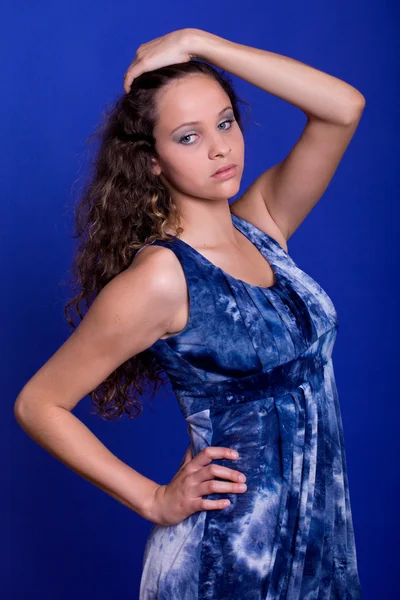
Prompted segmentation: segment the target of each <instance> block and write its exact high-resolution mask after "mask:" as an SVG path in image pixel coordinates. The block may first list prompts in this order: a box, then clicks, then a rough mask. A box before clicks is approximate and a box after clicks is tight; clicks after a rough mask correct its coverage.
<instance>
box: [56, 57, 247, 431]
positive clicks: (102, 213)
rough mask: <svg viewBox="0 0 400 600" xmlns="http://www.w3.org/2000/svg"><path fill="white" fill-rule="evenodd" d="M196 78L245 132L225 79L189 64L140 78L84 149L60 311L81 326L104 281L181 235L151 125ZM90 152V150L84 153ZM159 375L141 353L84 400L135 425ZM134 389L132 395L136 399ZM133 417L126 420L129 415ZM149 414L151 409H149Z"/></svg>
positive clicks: (107, 416)
mask: <svg viewBox="0 0 400 600" xmlns="http://www.w3.org/2000/svg"><path fill="white" fill-rule="evenodd" d="M192 73H198V74H204V75H208V76H209V77H213V78H214V79H216V80H217V81H218V82H219V83H220V85H221V86H222V88H223V89H224V90H225V92H226V94H227V95H228V96H229V99H230V101H231V103H232V108H233V112H234V115H235V119H236V121H237V123H238V125H239V127H240V128H241V130H242V131H243V123H242V119H241V115H240V112H239V106H238V105H239V102H242V103H244V104H246V105H247V106H248V107H249V106H250V105H249V104H248V103H247V102H245V101H243V100H240V99H239V98H238V96H237V94H236V92H235V90H234V88H233V86H232V83H231V79H230V77H229V76H227V74H226V73H225V72H224V71H218V70H217V69H216V68H214V67H213V66H211V65H209V64H208V63H205V62H202V61H198V60H190V61H188V62H185V63H179V64H173V65H168V66H165V67H162V68H159V69H156V70H154V71H150V72H145V73H142V74H141V75H140V76H139V77H137V78H136V79H135V80H134V82H133V83H132V86H131V89H130V91H129V93H127V94H125V93H124V95H123V96H122V97H120V98H118V99H117V101H116V102H113V103H112V105H111V107H110V108H106V110H105V111H104V112H103V115H102V118H101V119H100V125H99V126H98V127H97V128H96V129H95V131H94V132H93V133H92V134H91V135H90V136H89V138H88V139H87V140H86V142H91V141H92V142H93V141H100V144H99V147H98V148H97V150H96V152H95V156H94V159H93V161H92V163H91V165H89V169H88V174H89V178H88V181H87V183H86V184H84V185H83V191H82V194H81V198H80V200H79V202H78V205H77V206H76V207H74V208H75V215H74V216H75V232H74V234H73V235H72V237H73V238H78V237H79V238H80V242H79V246H78V249H77V251H76V254H75V256H74V259H73V264H72V273H73V276H74V277H75V280H73V281H67V282H66V283H68V284H72V286H73V288H74V294H75V295H74V296H73V297H72V298H71V299H70V300H68V302H67V304H66V305H65V307H64V316H65V318H66V319H67V321H68V323H69V325H70V326H71V327H72V328H76V325H75V324H74V322H73V320H72V319H71V318H70V316H69V314H68V313H69V310H70V309H71V308H72V307H73V309H74V313H75V314H77V315H78V316H79V318H80V319H81V320H82V319H83V315H82V312H81V308H80V303H81V302H85V305H86V308H87V309H88V308H89V306H90V304H91V303H92V302H93V300H94V299H95V296H96V295H97V294H99V292H100V291H101V289H102V288H104V286H106V285H107V283H109V281H110V280H111V279H112V278H113V277H115V276H116V275H118V274H119V273H121V272H122V271H124V270H125V269H126V268H127V267H128V266H129V265H130V263H131V262H132V260H133V258H134V256H135V254H136V253H137V251H138V250H139V249H140V248H141V247H142V246H143V245H144V244H146V243H149V242H152V241H153V240H156V239H159V240H164V239H168V237H167V234H166V233H165V229H166V228H168V227H170V226H171V225H172V227H173V228H175V230H176V233H177V235H179V234H180V233H182V231H183V230H182V228H181V227H180V221H179V214H178V211H177V206H176V204H175V202H174V201H173V199H172V198H171V195H170V193H169V190H168V189H167V188H166V187H165V186H164V184H163V183H162V181H161V179H160V178H159V177H157V176H156V175H154V174H153V172H152V170H151V158H152V157H157V153H156V150H155V139H154V137H153V128H154V125H155V123H156V118H157V112H156V107H157V104H156V100H157V98H156V95H157V93H158V92H159V90H160V89H161V88H162V87H163V86H165V85H167V84H168V83H169V82H171V81H172V80H176V79H178V78H183V77H185V76H186V75H188V74H192ZM89 147H91V146H89ZM163 374H164V375H165V373H163V370H162V368H161V367H160V365H159V364H158V363H157V361H156V360H155V359H154V357H153V356H151V354H150V353H149V352H147V351H146V350H145V351H143V352H140V353H139V354H137V355H135V356H133V357H132V358H130V359H129V360H128V361H126V362H125V363H123V364H121V365H120V366H119V367H118V368H117V369H116V370H115V371H114V372H113V373H111V374H110V375H109V376H108V377H107V379H106V380H105V381H103V382H102V384H101V385H99V386H98V387H97V388H96V389H94V390H93V391H92V392H90V393H89V396H90V398H91V400H92V406H93V405H94V406H95V407H96V408H97V410H96V411H95V413H92V414H97V415H99V416H100V417H101V418H104V419H106V420H113V419H114V418H115V417H116V418H117V419H118V418H119V417H120V416H121V414H122V413H126V414H127V415H128V417H129V418H135V417H137V416H139V415H140V414H141V412H142V409H143V407H142V404H141V402H140V400H139V397H140V396H141V395H142V394H143V391H144V387H143V386H144V385H145V384H147V383H149V382H153V392H152V397H151V400H152V399H153V397H154V394H155V393H156V391H157V390H158V388H159V387H160V385H161V384H162V385H163V386H164V388H165V383H166V382H167V379H165V378H164V377H162V375H163ZM133 388H135V390H136V392H137V393H138V395H136V394H135V390H134V389H133ZM131 409H133V411H134V414H133V415H132V414H131V412H130V410H131ZM150 410H151V405H150Z"/></svg>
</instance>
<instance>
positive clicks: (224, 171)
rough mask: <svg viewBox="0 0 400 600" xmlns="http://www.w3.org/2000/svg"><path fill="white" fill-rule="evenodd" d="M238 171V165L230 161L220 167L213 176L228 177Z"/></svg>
mask: <svg viewBox="0 0 400 600" xmlns="http://www.w3.org/2000/svg"><path fill="white" fill-rule="evenodd" d="M235 173H236V165H235V164H234V163H229V164H228V165H224V166H223V167H220V168H219V169H218V170H217V171H215V173H213V175H211V177H215V178H217V179H225V178H228V177H232V176H233V175H234V174H235Z"/></svg>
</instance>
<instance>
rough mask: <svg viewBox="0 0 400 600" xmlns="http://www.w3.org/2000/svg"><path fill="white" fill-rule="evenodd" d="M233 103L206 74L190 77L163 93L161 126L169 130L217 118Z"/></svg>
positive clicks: (161, 95) (159, 103) (164, 89)
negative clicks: (189, 123) (220, 112)
mask: <svg viewBox="0 0 400 600" xmlns="http://www.w3.org/2000/svg"><path fill="white" fill-rule="evenodd" d="M230 104H231V102H230V99H229V96H228V95H227V93H226V92H225V90H224V89H223V88H222V87H221V85H220V84H219V83H218V81H216V80H215V79H212V78H211V77H208V76H206V75H189V76H186V77H184V78H182V79H178V80H175V81H173V82H171V83H169V84H168V85H167V86H165V87H164V88H162V90H160V94H159V97H158V125H159V127H160V129H164V128H166V129H168V130H169V131H170V130H171V129H173V128H174V127H177V126H178V125H180V124H181V123H183V122H184V121H201V120H203V119H204V120H206V119H208V118H212V117H215V115H216V114H218V112H219V111H220V110H221V109H222V108H224V107H225V106H229V105H230Z"/></svg>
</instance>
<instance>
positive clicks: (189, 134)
mask: <svg viewBox="0 0 400 600" xmlns="http://www.w3.org/2000/svg"><path fill="white" fill-rule="evenodd" d="M234 121H235V119H234V118H233V117H232V118H230V119H225V120H224V121H222V122H221V123H220V125H223V124H224V123H229V124H231V123H233V122H234ZM228 129H231V127H228ZM222 131H226V129H223V130H222ZM193 135H196V134H195V133H188V134H187V135H184V136H183V137H181V138H180V140H179V143H181V144H182V143H183V145H184V146H191V145H192V144H191V143H185V142H184V140H186V139H187V138H190V137H192V136H193Z"/></svg>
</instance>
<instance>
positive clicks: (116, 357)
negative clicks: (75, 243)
mask: <svg viewBox="0 0 400 600" xmlns="http://www.w3.org/2000/svg"><path fill="white" fill-rule="evenodd" d="M182 288H183V289H182ZM185 290H186V287H185V278H184V274H183V271H182V270H181V269H180V263H179V261H178V260H177V258H176V257H175V255H174V253H173V252H172V251H171V250H169V249H167V248H163V247H161V246H159V247H146V248H144V249H143V250H142V251H141V252H140V253H139V254H138V255H137V258H135V259H134V260H133V261H132V263H131V265H130V267H128V269H126V270H125V271H123V272H122V273H119V274H118V275H117V276H116V277H114V278H113V279H112V280H111V281H110V282H109V283H108V284H107V285H106V286H104V288H103V289H102V290H101V291H100V293H99V294H98V295H97V296H96V298H95V300H94V301H93V303H92V304H91V306H90V308H89V309H88V311H87V312H86V314H85V316H84V317H83V319H82V320H81V322H80V323H79V324H78V326H77V327H76V329H75V330H74V332H73V333H72V335H71V336H70V337H69V338H68V339H67V340H66V341H65V342H64V344H63V345H62V346H61V347H60V348H58V350H57V351H56V352H55V353H54V354H53V355H52V356H51V357H50V358H49V360H48V361H47V362H46V363H45V364H44V365H43V366H42V367H41V368H40V369H39V370H38V371H37V372H36V373H35V374H34V376H33V377H32V378H31V379H30V380H29V381H28V382H27V383H26V384H25V386H24V388H23V389H22V390H21V392H20V394H19V398H18V403H16V404H17V405H18V408H21V409H22V412H24V413H25V414H27V411H29V410H30V407H32V409H33V411H35V408H36V406H37V404H41V405H43V404H47V405H49V406H50V405H53V406H54V405H56V406H61V407H63V408H66V409H67V410H72V409H73V408H74V407H75V405H76V404H77V403H78V402H79V401H80V400H81V399H82V398H83V397H85V396H86V395H87V394H89V393H90V392H91V391H92V390H94V389H95V388H96V387H97V386H99V385H100V384H101V383H102V382H103V381H104V380H105V379H106V378H107V377H108V376H109V375H110V374H111V373H112V372H114V371H115V370H116V369H117V368H118V367H119V366H120V365H122V364H123V363H125V362H126V361H127V360H129V359H130V358H132V357H133V356H135V355H136V354H138V353H140V352H143V351H144V350H146V349H147V348H149V347H150V346H151V345H152V344H153V343H155V342H156V341H157V340H159V339H160V338H161V337H163V336H164V335H165V333H167V332H168V331H169V330H170V327H171V322H172V320H173V318H174V315H175V313H176V311H177V308H178V307H180V306H181V304H182V298H181V296H183V297H184V298H185V297H186V296H185ZM22 407H23V408H22ZM22 412H21V413H20V414H22Z"/></svg>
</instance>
